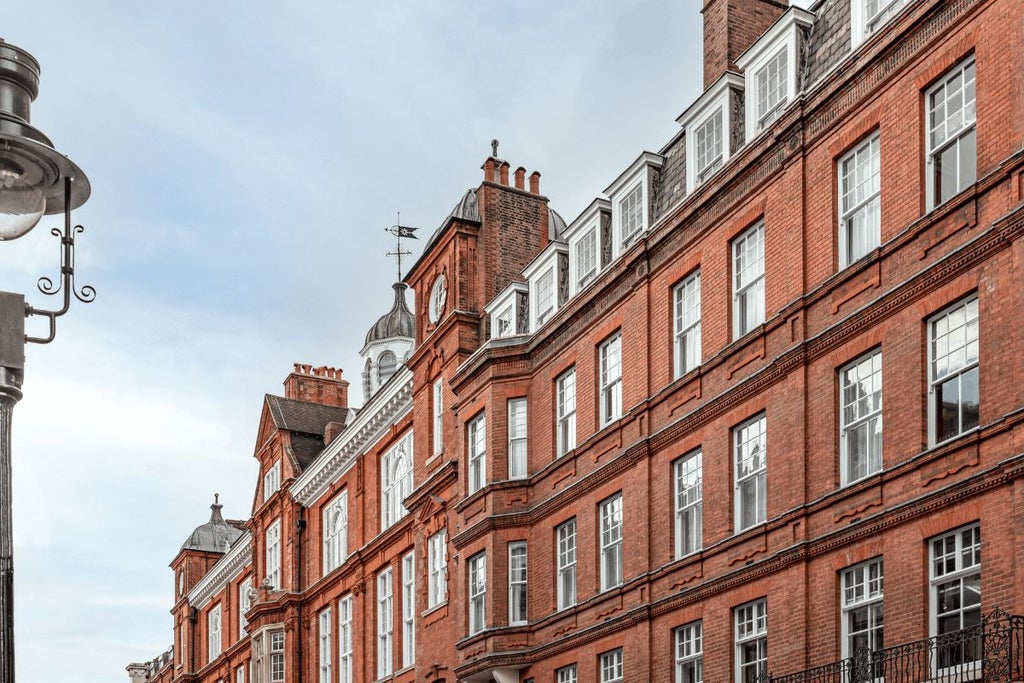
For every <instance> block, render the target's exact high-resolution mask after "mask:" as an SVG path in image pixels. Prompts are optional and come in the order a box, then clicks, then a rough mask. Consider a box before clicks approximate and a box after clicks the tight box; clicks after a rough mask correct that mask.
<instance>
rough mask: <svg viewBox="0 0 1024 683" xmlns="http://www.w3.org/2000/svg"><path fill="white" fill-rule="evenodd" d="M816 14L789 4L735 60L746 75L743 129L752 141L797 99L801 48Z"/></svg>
mask: <svg viewBox="0 0 1024 683" xmlns="http://www.w3.org/2000/svg"><path fill="white" fill-rule="evenodd" d="M813 22H814V14H812V13H811V12H808V11H806V10H803V9H800V8H799V7H790V8H789V10H788V11H787V12H786V13H785V14H783V15H782V16H781V17H780V18H779V20H778V21H776V22H775V23H774V24H773V25H772V27H771V28H769V29H768V30H767V31H766V32H765V34H764V35H763V36H761V37H760V38H758V39H757V40H756V41H755V42H754V44H753V45H751V46H750V48H749V49H748V50H747V51H746V52H744V53H743V54H741V55H740V56H739V57H738V58H737V59H736V65H737V66H738V67H739V68H740V69H742V70H743V74H744V83H745V88H744V104H745V106H744V110H745V112H746V114H745V124H744V131H745V133H746V140H747V142H750V141H751V140H753V139H754V138H755V137H757V136H758V135H759V134H760V132H761V131H762V130H764V129H765V128H767V127H768V126H770V125H771V123H772V122H773V121H775V119H777V118H779V116H781V115H782V112H784V111H785V110H786V108H787V107H788V106H789V105H790V104H792V103H793V102H795V101H796V96H797V93H798V91H799V89H800V80H799V77H800V70H799V66H800V65H799V62H800V51H801V49H802V45H803V42H804V40H806V32H807V29H808V28H810V26H811V24H812V23H813Z"/></svg>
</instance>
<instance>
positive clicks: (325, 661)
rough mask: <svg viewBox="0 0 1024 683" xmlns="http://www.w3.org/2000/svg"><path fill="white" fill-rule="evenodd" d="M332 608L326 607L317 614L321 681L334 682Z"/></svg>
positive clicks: (323, 682)
mask: <svg viewBox="0 0 1024 683" xmlns="http://www.w3.org/2000/svg"><path fill="white" fill-rule="evenodd" d="M332 624H333V621H332V617H331V608H330V607H329V606H328V607H324V608H323V609H322V610H320V614H318V615H317V643H318V650H319V652H318V659H319V666H318V668H317V672H318V673H319V683H333V677H332V675H331V673H332V672H331V642H332V641H331V625H332Z"/></svg>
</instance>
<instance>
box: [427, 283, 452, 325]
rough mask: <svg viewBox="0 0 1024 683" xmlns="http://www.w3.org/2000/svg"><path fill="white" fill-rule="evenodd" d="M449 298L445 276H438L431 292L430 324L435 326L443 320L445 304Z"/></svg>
mask: <svg viewBox="0 0 1024 683" xmlns="http://www.w3.org/2000/svg"><path fill="white" fill-rule="evenodd" d="M447 298H448V285H447V284H446V283H445V279H444V275H438V276H437V279H436V280H434V286H433V288H431V290H430V310H429V314H430V322H431V323H432V324H434V325H436V324H437V321H438V320H440V319H441V314H442V313H444V302H445V300H446V299H447Z"/></svg>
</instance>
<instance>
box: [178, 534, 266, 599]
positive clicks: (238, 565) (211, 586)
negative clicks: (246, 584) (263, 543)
mask: <svg viewBox="0 0 1024 683" xmlns="http://www.w3.org/2000/svg"><path fill="white" fill-rule="evenodd" d="M251 561H252V536H251V535H250V534H249V532H248V531H247V532H245V534H244V535H243V536H242V537H241V538H239V539H238V540H237V541H236V542H235V544H234V546H232V548H231V550H229V551H228V552H227V554H226V555H224V557H222V558H220V559H219V560H218V561H217V564H215V565H213V568H212V569H210V571H208V572H207V573H206V576H204V577H203V578H202V579H200V580H199V583H197V584H196V585H195V586H193V587H192V590H190V591H189V592H188V602H189V604H190V605H192V606H193V607H202V606H203V605H205V604H206V603H208V602H209V601H210V600H211V599H212V598H213V596H214V595H216V594H217V593H219V592H220V591H221V590H222V589H223V588H224V586H226V585H227V583H228V581H230V580H231V579H233V578H234V577H235V576H237V575H238V574H239V573H240V572H241V571H242V570H243V569H244V568H245V567H246V566H247V565H249V564H250V563H251Z"/></svg>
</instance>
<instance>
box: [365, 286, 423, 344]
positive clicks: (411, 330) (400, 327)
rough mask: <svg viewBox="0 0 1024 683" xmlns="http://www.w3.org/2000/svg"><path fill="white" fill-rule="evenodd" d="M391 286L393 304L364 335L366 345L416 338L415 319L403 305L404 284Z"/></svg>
mask: <svg viewBox="0 0 1024 683" xmlns="http://www.w3.org/2000/svg"><path fill="white" fill-rule="evenodd" d="M392 286H393V287H394V288H395V303H394V304H392V306H391V310H390V311H388V312H387V313H385V314H384V315H383V316H381V318H380V320H378V321H377V322H375V323H374V324H373V327H371V328H370V331H369V332H367V333H366V343H367V344H369V343H370V342H375V341H380V340H382V339H392V338H394V337H407V338H409V339H413V338H414V337H415V336H416V318H415V316H413V314H412V311H410V310H409V307H408V306H406V305H405V290H406V286H405V283H402V282H396V283H395V284H394V285H392Z"/></svg>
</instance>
